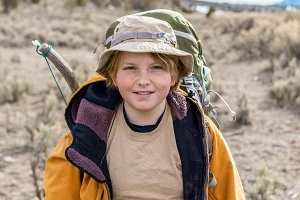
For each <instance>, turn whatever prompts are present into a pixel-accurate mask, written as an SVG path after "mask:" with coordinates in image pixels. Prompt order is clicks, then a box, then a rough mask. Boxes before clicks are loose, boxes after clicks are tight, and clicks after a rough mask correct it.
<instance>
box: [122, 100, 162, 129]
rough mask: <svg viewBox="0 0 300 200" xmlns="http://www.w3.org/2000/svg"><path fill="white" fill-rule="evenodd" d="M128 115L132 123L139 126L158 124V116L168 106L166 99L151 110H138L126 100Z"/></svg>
mask: <svg viewBox="0 0 300 200" xmlns="http://www.w3.org/2000/svg"><path fill="white" fill-rule="evenodd" d="M124 106H125V111H126V115H127V117H128V120H129V121H130V123H132V124H135V125H138V126H147V125H154V124H156V122H157V120H158V118H159V117H160V116H161V114H162V113H163V112H164V110H165V107H166V100H164V101H163V102H162V103H160V104H159V105H157V106H156V107H154V108H153V109H151V110H136V109H132V107H131V106H128V104H127V103H126V102H124Z"/></svg>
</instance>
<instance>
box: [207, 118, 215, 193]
mask: <svg viewBox="0 0 300 200" xmlns="http://www.w3.org/2000/svg"><path fill="white" fill-rule="evenodd" d="M205 131H206V136H207V151H208V157H209V162H210V160H211V157H212V154H213V147H212V139H211V134H210V130H209V122H208V121H207V120H205ZM216 185H217V179H216V177H215V175H214V174H213V173H211V172H209V181H208V188H213V187H215V186H216Z"/></svg>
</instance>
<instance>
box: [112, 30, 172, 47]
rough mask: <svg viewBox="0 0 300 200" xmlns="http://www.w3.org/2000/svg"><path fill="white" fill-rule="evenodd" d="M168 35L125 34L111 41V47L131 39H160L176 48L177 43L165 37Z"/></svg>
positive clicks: (148, 33)
mask: <svg viewBox="0 0 300 200" xmlns="http://www.w3.org/2000/svg"><path fill="white" fill-rule="evenodd" d="M165 34H166V33H163V32H160V33H150V32H131V33H124V34H122V35H120V36H119V37H117V38H115V39H113V40H112V41H111V47H113V46H116V45H117V44H119V43H121V42H123V41H125V40H129V39H160V38H165V43H168V44H174V45H175V46H176V41H173V40H171V39H170V38H167V37H166V36H165Z"/></svg>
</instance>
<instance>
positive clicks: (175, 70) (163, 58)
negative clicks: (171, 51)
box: [102, 51, 184, 92]
mask: <svg viewBox="0 0 300 200" xmlns="http://www.w3.org/2000/svg"><path fill="white" fill-rule="evenodd" d="M122 53H123V52H122V51H115V52H114V53H113V54H112V56H111V57H110V59H109V62H108V63H107V66H106V70H105V71H106V72H103V71H102V74H103V75H104V76H105V77H106V78H107V81H106V82H107V86H108V87H115V86H114V80H115V79H116V76H117V72H118V69H119V66H120V64H121V62H122V57H123V54H122ZM147 54H148V55H149V56H151V57H152V58H153V59H154V60H155V61H157V62H158V63H159V64H161V65H162V66H163V67H164V68H166V69H167V70H168V71H169V72H170V74H171V78H172V80H175V84H174V86H172V87H171V88H170V92H173V91H176V90H178V88H179V84H180V81H181V79H182V78H183V77H184V76H183V72H182V69H183V68H184V66H183V63H182V62H181V60H180V59H179V57H178V56H174V55H167V54H162V53H154V52H149V53H147Z"/></svg>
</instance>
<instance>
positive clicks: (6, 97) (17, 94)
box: [0, 68, 32, 104]
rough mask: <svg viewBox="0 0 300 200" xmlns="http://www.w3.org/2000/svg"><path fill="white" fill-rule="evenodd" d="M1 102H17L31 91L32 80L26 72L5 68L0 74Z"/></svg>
mask: <svg viewBox="0 0 300 200" xmlns="http://www.w3.org/2000/svg"><path fill="white" fill-rule="evenodd" d="M1 76H2V77H1ZM0 77H1V80H2V81H1V83H0V91H1V94H0V104H4V103H15V102H17V101H19V100H20V99H21V98H22V96H23V95H24V94H26V93H27V94H28V93H30V91H31V86H32V84H31V82H30V80H28V79H27V78H26V75H25V74H22V73H20V72H19V71H9V72H8V69H6V68H4V69H3V70H2V73H1V75H0Z"/></svg>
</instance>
